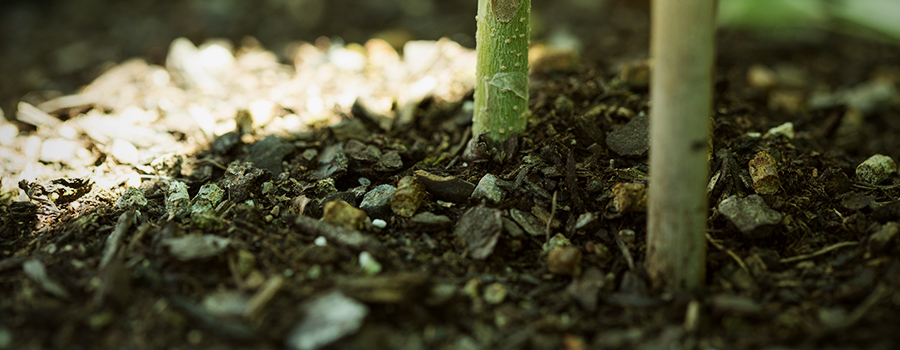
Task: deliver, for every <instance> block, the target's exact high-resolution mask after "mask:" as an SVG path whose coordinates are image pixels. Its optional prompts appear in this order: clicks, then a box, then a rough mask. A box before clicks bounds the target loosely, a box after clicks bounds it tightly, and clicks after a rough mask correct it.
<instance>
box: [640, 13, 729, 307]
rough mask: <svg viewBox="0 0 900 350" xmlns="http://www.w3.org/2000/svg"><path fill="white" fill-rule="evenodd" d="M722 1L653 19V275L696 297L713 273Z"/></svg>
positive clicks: (649, 229) (650, 233)
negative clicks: (710, 243)
mask: <svg viewBox="0 0 900 350" xmlns="http://www.w3.org/2000/svg"><path fill="white" fill-rule="evenodd" d="M714 11H715V1H713V0H677V1H671V0H658V1H654V2H653V9H652V12H651V20H652V29H651V34H650V35H651V47H650V52H651V56H652V58H653V73H652V78H651V85H650V97H651V99H652V107H651V111H650V137H651V139H650V145H651V149H650V195H649V196H650V197H649V203H648V207H649V208H648V210H649V212H648V217H647V261H646V267H647V272H648V273H649V274H650V277H651V279H652V280H653V282H654V284H656V285H666V286H667V287H668V288H670V289H675V290H694V289H697V288H699V287H700V286H701V285H702V284H703V280H704V276H705V270H706V241H705V239H704V237H705V233H706V217H707V202H706V183H707V179H708V173H709V169H708V165H707V155H708V153H709V144H708V140H709V117H710V114H711V112H712V76H713V54H714V38H715V12H714Z"/></svg>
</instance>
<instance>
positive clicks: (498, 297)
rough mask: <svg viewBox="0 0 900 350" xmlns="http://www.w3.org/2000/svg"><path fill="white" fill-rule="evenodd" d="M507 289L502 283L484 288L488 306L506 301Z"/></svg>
mask: <svg viewBox="0 0 900 350" xmlns="http://www.w3.org/2000/svg"><path fill="white" fill-rule="evenodd" d="M506 294H507V292H506V287H504V286H503V284H502V283H499V282H494V283H491V284H489V285H487V287H484V301H485V302H487V303H488V304H493V305H496V304H500V303H502V302H503V300H506Z"/></svg>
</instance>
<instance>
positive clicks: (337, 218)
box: [322, 200, 368, 230]
mask: <svg viewBox="0 0 900 350" xmlns="http://www.w3.org/2000/svg"><path fill="white" fill-rule="evenodd" d="M367 217H368V216H367V215H366V212H365V211H363V210H361V209H356V208H354V207H353V206H352V205H350V203H347V202H345V201H342V200H333V201H331V202H328V203H326V204H325V209H324V213H323V214H322V221H324V222H327V223H329V224H332V225H336V226H343V227H346V228H349V229H354V230H358V229H360V228H361V227H362V225H363V223H364V222H365V221H366V218H367Z"/></svg>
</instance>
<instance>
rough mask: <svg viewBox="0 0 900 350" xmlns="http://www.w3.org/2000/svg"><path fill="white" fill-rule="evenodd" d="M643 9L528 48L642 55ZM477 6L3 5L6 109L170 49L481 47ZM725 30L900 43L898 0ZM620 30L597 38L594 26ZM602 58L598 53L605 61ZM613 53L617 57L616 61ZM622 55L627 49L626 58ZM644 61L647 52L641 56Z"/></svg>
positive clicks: (541, 23) (160, 0)
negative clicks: (319, 41) (183, 44)
mask: <svg viewBox="0 0 900 350" xmlns="http://www.w3.org/2000/svg"><path fill="white" fill-rule="evenodd" d="M648 7H649V5H648V1H646V0H553V1H545V0H534V2H533V8H534V14H535V20H534V22H533V26H534V33H533V40H535V41H542V40H548V39H554V38H555V39H554V40H569V41H570V42H571V41H572V40H571V39H573V38H574V39H576V40H575V41H576V42H575V43H574V45H576V46H579V47H581V48H583V49H584V52H583V57H584V58H586V59H587V60H588V61H592V62H599V61H602V60H603V59H604V57H611V56H613V55H626V56H628V55H638V56H640V55H641V54H643V55H646V46H647V38H646V36H647V34H646V28H647V21H648ZM475 8H476V0H258V1H246V0H130V1H110V0H38V1H35V0H19V1H5V2H3V5H0V108H2V110H3V111H4V112H5V113H6V116H7V119H10V118H11V117H12V115H14V113H13V111H14V106H15V105H16V103H17V102H18V101H19V100H25V101H33V102H38V101H42V100H46V99H48V98H52V97H55V96H58V95H60V94H69V93H73V92H74V91H76V90H77V89H78V88H79V87H80V86H82V85H85V84H87V83H89V82H90V81H91V80H92V79H93V78H95V77H96V76H98V75H99V74H100V73H101V72H103V70H104V69H106V68H108V67H110V66H112V65H115V64H116V63H119V62H122V61H124V60H126V59H128V58H133V57H140V58H144V59H145V60H147V61H149V62H150V63H154V64H162V63H163V61H164V59H165V56H166V52H167V50H168V47H169V45H170V43H171V42H172V40H174V39H175V38H178V37H187V38H189V39H191V40H192V41H193V42H194V43H197V44H199V43H202V42H203V41H205V40H207V39H210V38H224V39H228V40H229V41H231V42H232V43H234V45H235V46H239V45H241V44H242V43H245V44H246V41H247V40H251V41H258V42H259V43H260V44H261V45H263V46H264V47H266V48H267V49H269V50H272V51H273V52H274V53H275V54H276V55H279V57H280V58H282V59H284V58H285V57H287V53H288V52H287V50H288V48H290V47H291V43H292V42H296V41H314V40H315V39H316V38H318V37H320V36H327V37H330V38H340V39H342V40H343V41H345V42H348V43H349V42H360V43H361V42H365V41H366V40H367V39H370V38H373V37H379V38H382V39H385V40H387V41H388V42H389V43H391V44H392V45H394V46H395V47H398V48H399V47H402V44H403V42H405V41H407V40H411V39H438V38H440V37H449V38H451V39H452V40H454V41H457V42H459V43H460V44H462V45H463V46H466V47H470V48H471V47H474V44H475V43H474V34H475V33H474V32H475V22H474V16H475ZM719 10H720V17H719V18H720V25H722V26H723V27H726V28H741V29H742V30H746V29H749V30H753V31H757V32H759V33H761V34H762V35H767V36H771V37H774V38H778V40H817V37H819V38H820V37H821V36H817V34H816V33H819V32H820V31H821V30H823V29H825V30H833V31H842V32H849V33H853V34H854V35H863V36H867V37H872V38H877V39H879V40H894V41H895V40H897V39H898V38H900V20H897V18H900V1H896V0H852V1H836V0H789V1H784V0H722V1H721V2H720V6H719ZM607 25H608V26H609V27H613V28H616V29H615V30H612V31H598V30H596V29H595V28H597V27H598V26H607ZM601 48H602V51H603V52H599V51H600V50H601ZM610 48H613V49H612V51H618V52H610V51H611V49H610ZM619 48H621V49H619ZM642 50H643V51H642Z"/></svg>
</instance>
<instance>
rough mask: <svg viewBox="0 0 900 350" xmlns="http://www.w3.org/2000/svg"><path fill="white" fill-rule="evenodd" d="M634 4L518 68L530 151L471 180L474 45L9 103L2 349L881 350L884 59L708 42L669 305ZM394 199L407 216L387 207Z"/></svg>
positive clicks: (373, 50)
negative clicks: (654, 276) (697, 144)
mask: <svg viewBox="0 0 900 350" xmlns="http://www.w3.org/2000/svg"><path fill="white" fill-rule="evenodd" d="M635 11H636V10H634V9H631V8H628V7H619V6H615V7H612V8H611V10H610V12H609V13H608V14H604V16H609V17H610V18H611V19H610V20H609V21H607V22H605V23H606V24H604V25H600V26H596V25H594V26H587V25H579V24H577V23H576V24H574V25H573V28H572V31H573V32H574V33H576V34H577V35H579V36H580V37H581V38H582V41H583V43H584V47H586V49H585V50H584V51H583V52H582V54H581V55H580V56H578V57H577V58H576V59H575V60H574V61H569V60H567V58H568V56H565V55H560V56H554V55H552V54H549V53H548V54H545V55H544V56H543V57H544V60H542V61H540V60H539V61H537V62H534V63H533V71H532V76H531V80H532V85H531V106H530V108H531V111H532V118H531V120H530V121H529V126H528V132H527V134H525V135H519V136H518V137H517V138H514V139H513V140H514V141H512V142H508V143H505V144H503V145H499V146H497V147H495V148H493V149H490V148H488V149H487V154H488V156H487V157H486V158H483V159H478V160H468V161H467V160H464V159H463V153H464V152H463V150H464V148H465V145H466V143H467V142H468V141H469V140H470V139H471V138H472V135H471V134H470V132H468V128H469V126H470V122H471V110H470V109H468V107H467V105H466V101H468V100H471V79H472V77H469V76H468V75H467V74H468V73H467V72H468V70H467V69H469V68H467V67H466V65H465V64H460V63H465V62H467V60H469V59H471V57H472V53H471V51H470V50H468V49H465V48H463V47H461V46H459V45H457V44H456V43H453V42H452V41H449V40H443V41H439V42H427V43H420V46H417V47H416V46H406V47H405V48H404V49H403V50H401V51H402V52H401V53H399V54H398V53H397V51H395V50H394V49H393V48H391V47H390V45H389V44H387V43H386V42H383V41H371V42H369V43H364V44H363V45H355V44H347V45H343V44H341V43H338V42H331V41H328V40H319V41H317V42H314V43H310V44H306V45H300V46H298V48H297V49H296V50H295V53H294V55H293V56H292V60H291V61H290V62H287V63H284V62H279V61H278V60H276V59H275V58H274V56H273V55H272V54H271V53H270V52H268V51H266V50H265V49H264V48H262V47H260V46H254V44H253V43H248V42H245V43H244V45H242V46H239V47H238V48H237V49H236V50H234V53H233V54H232V53H231V52H230V51H228V50H226V52H227V54H226V55H224V56H219V57H225V58H226V61H228V60H227V58H229V57H230V58H231V61H228V62H226V63H224V66H222V67H225V69H222V70H215V69H212V68H209V67H204V68H202V69H198V68H196V67H194V66H191V65H190V63H191V62H192V61H191V60H192V58H191V57H194V56H192V55H195V54H199V53H203V54H216V52H217V51H215V50H216V49H215V48H213V49H209V47H208V46H207V47H204V46H201V47H200V48H197V47H194V46H193V44H191V45H190V46H182V48H183V51H180V52H181V54H183V55H184V56H178V55H176V54H174V53H173V52H174V48H175V45H172V49H173V52H170V53H169V56H168V57H167V59H166V66H165V67H163V66H157V65H153V64H148V63H146V62H143V61H129V62H125V63H122V64H119V65H117V66H116V67H115V68H112V69H110V70H108V71H107V72H106V73H105V74H104V75H103V76H101V77H100V78H98V79H97V80H96V81H94V82H93V83H92V84H91V85H90V86H89V87H88V88H85V89H84V90H82V91H81V92H79V93H77V94H73V95H69V96H74V97H73V98H71V99H68V100H65V99H46V100H30V101H29V103H30V104H29V106H31V105H34V106H35V110H30V109H28V107H29V106H24V107H23V106H21V105H20V106H19V108H18V112H19V113H18V114H17V116H18V121H17V122H16V123H15V124H7V125H14V126H15V128H16V129H15V130H16V131H17V134H16V136H14V137H12V138H11V139H10V142H9V143H5V144H4V145H3V147H4V148H3V152H4V156H3V159H2V161H3V164H4V166H3V173H2V174H3V180H2V184H3V186H4V189H6V190H9V189H15V188H17V190H18V194H17V195H15V196H7V197H4V200H3V202H2V204H0V232H2V234H0V293H2V295H3V297H2V299H0V348H8V349H27V348H34V349H37V348H50V347H57V348H136V349H141V348H146V349H155V348H181V347H196V348H223V349H231V348H263V349H267V348H284V347H289V348H297V349H315V348H359V349H370V348H400V347H402V348H411V349H432V348H441V349H479V348H484V349H492V348H508V349H518V348H525V349H545V348H566V349H591V348H623V349H630V348H639V347H640V348H657V347H658V348H671V347H678V348H704V349H705V348H734V349H759V348H778V347H785V348H809V349H821V348H884V349H890V348H893V347H894V346H895V345H896V344H897V336H896V329H897V327H898V324H900V323H898V322H900V320H898V317H897V315H898V312H897V311H898V310H897V309H898V307H900V299H898V298H897V297H896V295H898V293H897V292H896V291H897V289H898V287H900V262H898V260H897V259H896V257H895V256H896V255H897V252H898V249H900V246H898V241H897V240H898V239H897V237H896V236H897V234H898V231H900V224H898V223H897V222H898V218H900V200H898V194H900V193H898V192H900V187H898V186H900V178H898V177H897V174H896V173H895V172H894V173H890V172H888V173H886V174H885V176H886V178H885V179H884V180H881V181H878V182H876V183H871V181H869V182H867V181H863V178H861V177H859V176H858V175H857V174H858V172H857V167H858V166H859V165H860V164H862V163H863V162H864V161H866V160H867V159H868V158H869V157H871V156H873V155H876V154H881V155H885V156H887V157H890V158H892V159H893V160H897V159H900V141H898V138H897V137H895V136H896V135H898V134H900V124H898V120H900V119H898V118H897V116H898V112H900V104H898V100H900V97H898V95H897V93H896V87H897V84H898V82H900V66H898V62H900V49H898V47H897V46H893V45H890V44H885V43H879V42H872V41H867V40H863V39H860V38H856V37H846V36H842V35H838V34H834V33H815V35H816V37H814V38H813V39H806V40H803V41H799V42H797V41H790V42H785V41H781V40H771V39H769V40H766V39H761V38H758V37H754V36H750V35H748V34H746V33H737V32H723V33H720V35H719V41H718V45H719V47H718V56H717V61H716V62H717V66H716V73H717V74H716V76H717V80H716V83H715V84H716V85H715V86H716V98H715V108H714V115H713V116H712V127H713V130H714V132H713V134H714V138H713V140H712V145H713V152H712V153H711V154H710V162H709V164H710V170H711V171H710V186H709V203H710V211H709V220H708V227H709V229H708V233H707V241H708V256H707V279H706V285H707V287H706V289H705V290H703V291H702V292H700V293H698V294H696V295H681V294H673V293H668V292H665V291H662V290H655V289H653V288H651V287H650V286H649V284H648V282H647V280H646V275H645V273H644V271H643V268H642V266H643V259H644V248H645V247H644V235H645V216H646V213H644V212H643V210H642V202H643V200H644V199H643V198H642V197H641V196H642V193H643V188H644V187H643V186H646V185H652V184H647V181H646V173H647V171H648V170H649V169H648V168H647V165H646V164H647V157H646V147H647V146H648V145H647V143H646V140H644V139H642V137H645V135H646V123H642V122H641V120H642V118H644V117H645V116H646V114H647V112H648V110H649V103H650V101H649V96H648V95H647V93H646V88H645V85H643V84H642V83H641V81H640V79H635V78H634V75H631V76H629V75H623V74H622V72H623V70H628V69H630V68H623V67H624V66H630V67H632V68H633V67H640V66H641V65H642V64H643V63H642V62H641V58H642V57H646V47H647V38H646V30H647V27H646V25H647V23H646V18H644V17H642V16H643V15H642V12H640V11H637V12H635ZM589 33H593V34H589ZM218 53H219V54H221V52H218ZM414 53H415V54H414ZM178 62H180V63H184V64H181V65H179V64H175V63H178ZM422 62H427V63H428V64H424V63H422ZM471 70H472V73H473V74H474V66H472V68H471ZM192 74H193V75H192ZM197 74H201V75H197ZM202 74H206V76H203V75H202ZM164 78H165V79H164ZM423 86H426V87H427V88H423ZM423 89H424V90H423ZM348 91H350V92H348ZM421 91H426V93H420V92H421ZM342 93H343V94H345V95H347V94H349V96H350V97H349V98H347V97H346V96H345V95H342ZM72 101H75V102H72ZM332 106H335V107H334V108H332ZM23 113H24V114H23ZM8 114H9V115H10V116H11V115H13V114H14V113H8ZM29 115H30V116H31V117H28V116H29ZM786 123H790V124H786ZM110 125H112V126H113V127H110ZM70 129H71V130H72V131H68V130H70ZM621 135H625V136H624V137H622V136H621ZM122 141H127V142H126V143H123V142H122ZM35 144H36V145H37V146H33V145H35ZM29 145H32V146H29ZM59 145H63V146H59ZM61 150H62V151H65V150H71V151H72V152H71V153H64V154H65V156H55V155H54V152H52V151H61ZM760 152H765V154H768V155H769V157H767V158H766V157H763V158H764V159H767V160H766V162H769V163H767V164H769V165H768V166H771V167H773V168H774V171H770V172H769V175H770V176H776V177H777V181H778V184H777V185H774V189H768V190H762V189H760V188H759V187H755V186H754V177H755V176H756V175H755V174H756V173H757V172H758V171H759V169H756V167H762V166H766V165H758V164H757V163H758V162H760V161H753V160H754V159H756V158H757V157H760V156H759V154H760ZM763 158H760V159H763ZM23 174H25V175H29V174H30V177H24V176H23ZM404 177H411V178H412V179H415V182H416V183H419V184H421V186H418V187H416V186H413V188H408V187H403V189H402V190H401V189H400V188H397V191H401V192H402V193H407V192H404V191H412V192H411V193H413V194H411V195H410V196H411V197H410V198H413V200H412V201H413V202H415V201H416V200H415V198H416V197H417V196H421V197H420V198H421V203H420V204H418V205H416V206H415V207H414V208H413V209H412V210H413V213H414V214H415V215H413V216H411V217H407V216H402V215H398V214H396V213H395V210H392V208H391V203H390V198H391V196H392V195H391V194H380V192H379V191H380V190H379V186H381V185H390V186H394V187H397V186H398V185H399V184H400V182H401V179H403V178H404ZM19 179H23V180H25V181H22V182H19V181H18V180H19ZM485 179H488V180H485ZM175 183H178V184H183V186H182V187H183V188H180V187H179V185H173V184H175ZM212 185H215V186H212ZM129 187H131V188H132V190H127V189H128V188H129ZM385 188H386V187H381V189H382V190H384V189H385ZM13 193H15V192H13ZM472 193H474V194H473V195H470V194H472ZM385 196H386V197H385ZM379 198H381V199H382V200H383V198H388V202H387V204H385V202H383V201H381V202H379V201H378V199H379ZM738 199H740V200H741V201H739V202H737V203H738V204H734V203H735V202H736V200H738ZM729 200H730V201H731V202H732V203H727V204H725V205H723V202H728V201H729ZM339 201H342V202H345V203H347V204H349V205H348V206H340V205H337V204H333V203H340V202H339ZM329 203H332V204H329ZM730 205H736V208H737V209H736V210H734V209H732V207H730ZM198 208H199V209H198ZM357 208H360V209H362V211H359V210H358V209H357ZM360 213H363V214H364V215H362V214H360ZM323 217H324V218H323ZM320 218H323V219H322V220H319V219H320ZM382 226H383V227H382ZM323 310H324V311H323ZM329 310H342V312H329ZM335 315H337V316H335ZM328 334H336V336H334V337H332V338H329V336H328Z"/></svg>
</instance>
